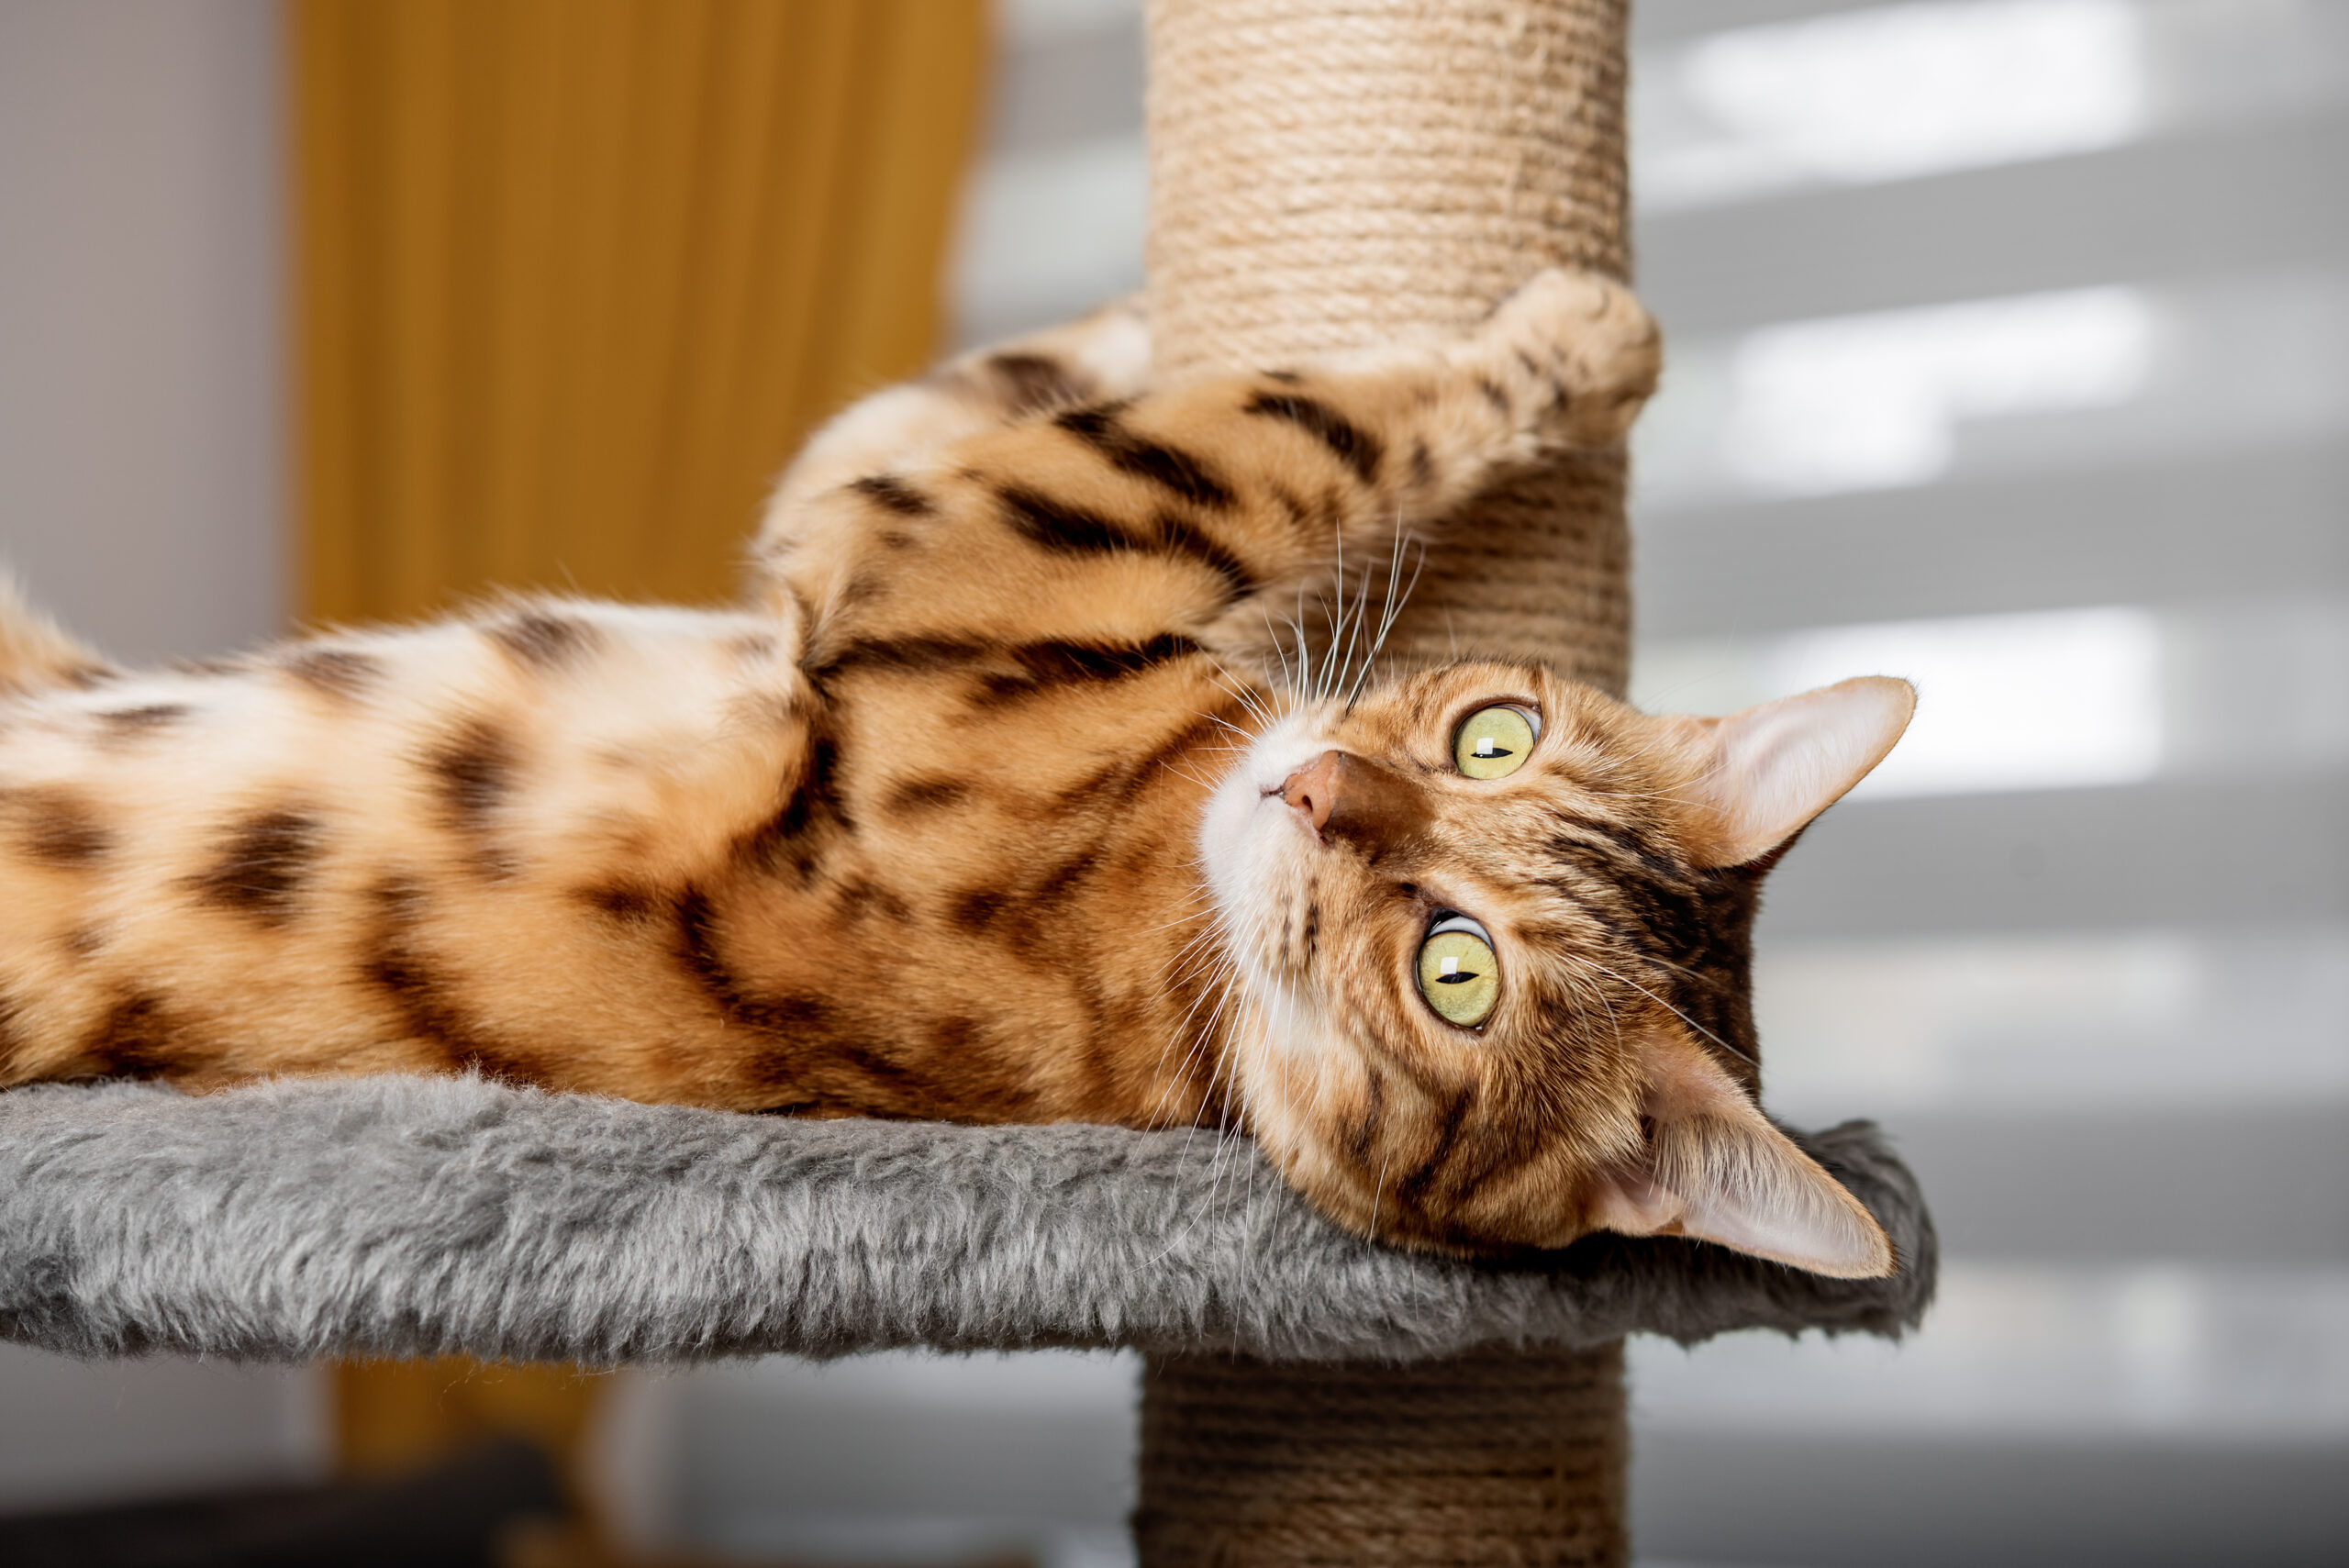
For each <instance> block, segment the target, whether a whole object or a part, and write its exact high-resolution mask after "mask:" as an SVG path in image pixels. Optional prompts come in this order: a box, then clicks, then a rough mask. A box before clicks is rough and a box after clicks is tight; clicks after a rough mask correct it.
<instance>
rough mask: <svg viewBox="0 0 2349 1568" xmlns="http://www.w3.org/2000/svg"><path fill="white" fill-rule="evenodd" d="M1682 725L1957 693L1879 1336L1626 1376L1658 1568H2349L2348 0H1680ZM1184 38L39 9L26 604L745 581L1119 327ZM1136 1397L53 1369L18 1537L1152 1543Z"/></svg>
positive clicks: (590, 5) (1659, 287)
mask: <svg viewBox="0 0 2349 1568" xmlns="http://www.w3.org/2000/svg"><path fill="white" fill-rule="evenodd" d="M1634 18H1635V20H1634V27H1635V47H1634V59H1633V100H1634V129H1633V148H1634V153H1633V158H1634V181H1633V188H1634V192H1635V195H1636V197H1637V199H1638V204H1639V207H1638V238H1637V249H1638V259H1639V261H1638V265H1639V278H1640V283H1641V285H1642V291H1643V292H1644V293H1645V295H1647V297H1648V299H1649V300H1650V301H1651V303H1652V304H1653V306H1654V307H1655V308H1656V310H1657V312H1658V314H1659V315H1660V316H1661V317H1662V318H1663V320H1664V325H1665V328H1666V329H1667V332H1668V334H1669V340H1670V344H1671V356H1670V365H1669V370H1668V373H1667V378H1666V383H1665V389H1664V394H1663V395H1662V396H1661V397H1660V398H1659V400H1658V401H1657V403H1656V405H1655V406H1653V408H1652V410H1651V411H1650V414H1649V416H1648V417H1647V418H1646V420H1645V421H1643V423H1642V429H1641V432H1640V437H1639V445H1638V451H1637V467H1636V476H1637V481H1636V483H1637V488H1636V494H1635V497H1634V507H1633V525H1634V528H1635V532H1636V538H1637V545H1638V565H1637V569H1636V572H1635V577H1634V582H1635V586H1636V588H1637V592H1638V598H1639V628H1640V633H1641V645H1640V652H1639V657H1638V661H1637V675H1636V685H1637V690H1636V694H1635V695H1637V696H1638V697H1639V698H1640V699H1641V700H1642V701H1643V702H1644V703H1646V704H1648V705H1649V706H1657V707H1662V708H1671V709H1680V710H1686V711H1719V710H1723V709H1726V708H1730V707H1734V706H1742V705H1743V704H1745V703H1748V702H1752V701H1755V700H1760V699H1762V698H1765V697H1767V696H1772V695H1779V694H1781V693H1784V692H1788V691H1793V690H1798V689H1800V688H1802V687H1805V686H1808V685H1811V684H1818V683H1820V682H1822V681H1826V680H1831V679H1834V678H1837V677H1839V676H1841V675H1843V674H1848V673H1855V672H1858V671H1864V670H1879V669H1880V670H1887V671H1891V672H1895V673H1905V674H1909V675H1911V676H1913V677H1914V678H1915V679H1916V680H1917V681H1918V684H1919V685H1920V688H1921V691H1922V695H1923V706H1922V707H1921V709H1920V717H1919V719H1918V721H1917V724H1916V727H1915V728H1914V729H1913V731H1912V732H1911V735H1910V737H1909V740H1907V741H1906V742H1905V743H1904V745H1903V747H1902V748H1901V750H1900V751H1899V752H1898V753H1897V754H1896V756H1895V757H1894V759H1893V760H1892V762H1890V763H1888V764H1887V766H1886V767H1885V768H1884V769H1883V770H1882V771H1881V772H1880V773H1878V774H1877V775H1876V777H1875V778H1873V779H1871V780H1870V781H1869V783H1868V784H1866V785H1865V786H1864V787H1863V790H1862V791H1861V792H1860V794H1859V795H1857V796H1856V797H1855V798H1854V800H1852V801H1851V802H1850V803H1848V804H1846V805H1845V806H1842V807H1840V808H1839V809H1838V810H1836V811H1835V812H1834V813H1832V814H1831V816H1830V817H1828V818H1827V819H1826V820H1825V821H1823V822H1822V823H1821V824H1820V826H1819V827H1818V828H1815V829H1814V830H1813V831H1812V832H1811V833H1810V834H1809V836H1808V837H1806V839H1805V840H1804V841H1803V845H1802V849H1801V851H1800V853H1798V854H1797V855H1795V856H1794V857H1793V858H1792V859H1791V860H1790V862H1788V864H1787V867H1786V868H1785V869H1783V870H1782V871H1780V872H1779V873H1777V874H1776V877H1775V878H1774V879H1773V886H1772V890H1771V899H1770V904H1769V907H1768V910H1767V912H1766V914H1765V919H1764V922H1763V928H1762V931H1761V935H1760V943H1761V952H1762V958H1761V962H1760V968H1759V974H1758V977H1757V988H1758V993H1759V1006H1760V1011H1761V1018H1762V1028H1763V1038H1764V1040H1765V1048H1766V1051H1767V1056H1766V1062H1767V1071H1766V1073H1765V1083H1766V1086H1767V1092H1768V1096H1769V1099H1770V1102H1771V1106H1772V1108H1773V1109H1774V1110H1775V1111H1776V1113H1777V1114H1779V1115H1780V1116H1782V1117H1785V1118H1788V1119H1790V1120H1793V1121H1796V1122H1801V1123H1811V1124H1820V1123H1825V1122H1829V1121H1832V1120H1835V1119H1840V1118H1844V1117H1847V1116H1854V1115H1865V1116H1872V1117H1876V1118H1880V1119H1882V1120H1884V1121H1885V1122H1887V1124H1888V1125H1889V1126H1890V1127H1891V1128H1892V1129H1893V1130H1894V1132H1895V1133H1896V1134H1897V1135H1898V1140H1899V1141H1900V1144H1901V1146H1902V1148H1903V1149H1904V1151H1906V1152H1907V1154H1908V1156H1909V1159H1910V1160H1911V1162H1913V1163H1914V1165H1915V1166H1916V1168H1917V1170H1918V1171H1919V1173H1920V1175H1921V1176H1922V1178H1923V1180H1924V1182H1925V1184H1926V1189H1927V1191H1928V1193H1929V1195H1931V1197H1932V1201H1933V1206H1934V1210H1935V1214H1936V1216H1937V1218H1938V1219H1939V1221H1940V1224H1941V1227H1942V1231H1943V1237H1944V1239H1945V1244H1946V1249H1947V1254H1948V1262H1947V1268H1946V1273H1945V1276H1944V1284H1943V1293H1942V1298H1941V1303H1940V1305H1939V1306H1938V1307H1937V1308H1936V1309H1935V1311H1934V1313H1933V1315H1932V1318H1931V1319H1930V1320H1929V1322H1928V1324H1927V1326H1926V1328H1925V1329H1924V1330H1923V1331H1922V1332H1921V1333H1920V1334H1919V1335H1917V1336H1916V1337H1915V1338H1914V1339H1913V1340H1910V1341H1909V1342H1908V1343H1906V1344H1903V1345H1900V1346H1898V1347H1895V1346H1888V1345H1884V1344H1880V1343H1876V1342H1853V1343H1845V1344H1834V1343H1828V1342H1824V1341H1821V1340H1817V1339H1816V1338H1815V1337H1814V1338H1813V1339H1810V1340H1804V1341H1800V1342H1788V1341H1787V1340H1783V1339H1776V1338H1765V1337H1733V1338H1731V1339H1726V1340H1720V1341H1717V1342H1715V1343H1712V1344H1709V1345H1707V1346H1705V1347H1702V1348H1700V1349H1698V1350H1696V1351H1681V1350H1679V1349H1677V1348H1675V1347H1673V1346H1671V1345H1669V1344H1663V1343H1656V1342H1650V1341H1637V1342H1635V1343H1634V1345H1633V1347H1632V1353H1631V1366H1632V1378H1633V1401H1634V1423H1635V1432H1636V1444H1637V1448H1636V1458H1635V1462H1634V1465H1633V1472H1632V1473H1633V1485H1634V1490H1635V1499H1634V1502H1635V1540H1636V1542H1637V1545H1638V1550H1639V1552H1640V1554H1641V1557H1642V1561H1643V1562H1647V1563H1650V1564H1652V1565H1661V1564H1665V1563H1678V1564H1700V1563H1702V1564H1716V1565H1720V1568H1727V1565H1729V1564H1737V1563H1753V1564H1761V1563H1775V1564H1789V1565H1791V1564H1806V1563H1807V1564H1816V1565H1821V1568H1825V1565H1831V1564H1832V1565H1842V1564H1854V1565H1856V1564H1869V1563H1903V1564H1907V1563H1917V1564H1940V1563H1953V1564H1954V1563H1978V1562H1999V1563H2038V1562H2048V1563H2055V1562H2063V1563H2105V1562H2110V1563H2179V1564H2185V1563H2208V1562H2231V1563H2279V1564H2280V1563H2318V1562H2327V1563H2332V1562H2343V1561H2349V1481H2345V1480H2344V1478H2349V1023H2345V1022H2344V1019H2349V814H2344V811H2343V804H2344V794H2343V784H2344V782H2349V780H2344V773H2349V200H2344V199H2343V170H2344V169H2349V5H2343V4H2340V3H2339V0H1949V3H1931V4H1927V3H1909V4H1891V5H1833V4H1823V3H1820V0H1637V3H1636V4H1635V6H1634ZM1141 84H1142V56H1141V25H1140V3H1139V0H1001V3H1000V4H998V5H996V6H994V7H993V8H992V9H988V8H985V7H983V6H981V5H979V4H978V3H977V0H829V3H826V0H735V3H731V4H728V3H703V0H690V3H688V0H664V3H662V4H658V5H654V4H640V5H629V4H622V3H619V0H543V3H540V4H530V3H526V0H476V3H474V4H471V5H458V4H451V3H447V0H373V3H357V0H292V3H290V4H287V5H284V6H280V5H278V4H275V3H273V0H174V3H172V4H162V3H156V0H0V556H5V557H6V560H7V561H8V562H10V563H11V564H12V565H13V566H14V567H15V568H16V569H17V571H18V572H20V573H22V574H23V575H24V576H25V577H26V578H27V580H28V582H29V584H31V585H32V586H33V588H34V590H35V592H36V594H37V595H39V597H40V598H41V599H43V600H45V601H46V602H47V603H49V604H50V605H51V606H55V607H56V608H57V609H58V610H59V611H60V612H61V614H62V615H63V616H64V617H65V618H66V619H67V620H68V622H69V623H70V624H72V625H74V626H76V627H77V628H80V629H82V630H83V631H84V632H86V633H87V634H89V635H90V636H91V637H93V638H94V639H96V640H97V641H99V642H100V643H101V644H102V645H104V646H106V647H107V648H108V649H110V650H111V651H116V652H118V653H120V654H122V655H124V656H127V657H131V658H138V659H158V658H166V657H179V656H197V655H203V654H207V653H213V652H217V651H222V650H225V649H228V648H230V647H234V646H237V645H239V644H241V643H246V642H250V641H252V640H255V639H261V638H264V637H267V636H270V635H272V634H273V633H275V632H277V631H280V630H282V629H284V628H285V627H287V626H288V625H290V624H293V623H294V622H295V621H296V620H297V619H299V618H301V617H375V616H385V617H390V616H400V615H406V614H412V613H417V612H420V611H423V610H427V609H429V608H431V607H432V606H436V605H439V604H441V603H445V602H446V601H447V600H448V598H449V597H450V596H451V595H462V594H464V593H466V592H470V591H474V590H477V589H478V588H480V587H481V586H483V585H484V584H488V583H491V582H507V583H541V584H551V585H555V586H569V585H575V586H578V587H580V588H583V589H584V590H586V591H590V592H597V593H613V594H620V595H631V596H652V595H659V596H667V597H683V598H689V599H690V598H708V597H713V596H715V595H718V594H720V593H722V592H723V591H724V589H725V587H726V584H728V582H729V573H730V569H731V563H732V561H733V559H734V552H735V551H736V550H738V549H739V546H740V540H741V539H742V538H743V536H744V534H745V532H746V530H747V528H748V525H749V520H750V517H751V511H752V508H753V507H754V506H755V505H756V502H757V499H758V497H759V495H760V492H761V490H762V488H763V485H764V484H766V483H767V482H768V481H769V479H770V478H771V477H772V474H773V473H774V471H775V470H776V469H777V468H778V467H779V465H780V463H781V462H782V460H783V458H784V457H785V454H786V453H787V452H788V451H789V450H790V448H791V446H792V445H793V443H794V442H795V441H796V439H797V438H798V437H799V436H800V435H801V434H802V433H804V431H805V430H806V428H807V426H808V424H809V423H810V421H812V420H813V419H816V418H818V417H821V415H822V414H823V413H824V412H825V411H826V410H827V409H829V408H830V407H833V406H837V405H838V404H839V403H840V402H841V401H842V400H843V399H845V398H847V397H850V396H852V395H854V394H855V393H856V392H858V391H860V390H862V389H863V388H865V387H868V386H871V385H874V384H879V383H880V382H882V381H884V380H886V379H888V378H890V377H892V376H896V375H899V374H902V373H906V372H907V371H909V370H911V369H913V368H914V367H916V366H917V365H918V364H919V363H920V362H921V361H923V360H924V359H926V358H927V357H929V355H930V353H932V352H933V351H934V350H940V349H943V348H948V347H952V346H956V345H958V344H963V343H968V342H974V341H978V340H982V339H986V338H989V337H993V336H996V335H999V334H1001V333H1004V332H1007V331H1012V330H1017V329H1019V328H1025V327H1029V326H1033V325H1038V324H1041V323H1043V322H1046V321H1050V320H1052V319H1056V318H1058V317H1063V316H1065V315H1067V314H1070V313H1072V312H1074V311H1075V310H1078V309H1081V308H1082V307H1084V306H1086V305H1087V304H1089V303H1091V302H1093V301H1094V300H1096V299H1098V298H1100V297H1103V296H1105V295H1111V294H1115V293H1119V292H1121V291H1124V290H1126V289H1130V288H1132V287H1134V286H1136V285H1137V284H1139V283H1140V281H1141V241H1142V231H1143V227H1144V219H1145V199H1146V190H1145V182H1144V164H1143V157H1142V146H1141ZM1134 1398H1135V1367H1134V1365H1133V1363H1132V1362H1130V1361H1129V1360H1127V1359H1124V1358H1119V1357H1113V1356H1091V1357H1088V1356H1030V1357H1019V1358H993V1359H990V1358H980V1359H973V1360H964V1361H946V1360H939V1359H931V1358H921V1357H874V1358H868V1359H865V1360H862V1361H857V1362H848V1363H843V1364H841V1365H838V1366H833V1367H829V1368H813V1367H808V1366H805V1365H800V1364H796V1363H792V1362H763V1363H760V1364H756V1365H744V1366H731V1367H721V1368H710V1369H705V1370H699V1371H695V1372H691V1373H677V1374H672V1375H659V1376H656V1375H646V1374H638V1373H628V1374H623V1375H621V1376H618V1377H614V1378H604V1379H596V1380H586V1379H581V1378H578V1377H575V1376H573V1375H572V1374H569V1373H563V1372H561V1371H547V1370H528V1369H526V1370H516V1371H484V1370H482V1369H475V1368H469V1367H465V1366H462V1365H453V1364H452V1365H444V1366H435V1367H430V1368H421V1369H418V1368H374V1369H369V1368H344V1369H336V1370H326V1369H309V1370H300V1371H285V1372H267V1373H255V1372H247V1371H239V1370H237V1369H232V1368H227V1367H219V1366H207V1365H198V1364H191V1363H183V1362H139V1363H130V1364H121V1365H83V1364H78V1363H72V1362H63V1361H60V1360H56V1359H54V1358H50V1357H45V1356H40V1355H37V1354H33V1353H31V1352H27V1351H18V1350H15V1349H12V1348H5V1347H0V1512H6V1513H13V1514H15V1515H18V1516H23V1515H28V1514H31V1513H36V1512H39V1511H42V1510H55V1509H60V1508H66V1507H100V1506H109V1505H120V1504H124V1503H129V1502H136V1501H139V1500H145V1499H155V1498H164V1497H170V1496H185V1495H190V1494H193V1493H195V1492H199V1491H203V1490H206V1489H218V1488H224V1487H244V1488H256V1487H272V1486H275V1487H283V1486H286V1485H295V1484H300V1483H306V1482H314V1481H318V1480H321V1479H323V1478H326V1477H328V1476H330V1475H336V1474H344V1475H350V1474H359V1475H364V1474H369V1473H394V1472H396V1471H397V1470H398V1469H399V1468H400V1467H402V1466H412V1465H414V1464H417V1463H419V1462H424V1461H426V1460H428V1459H429V1458H430V1457H431V1456H432V1455H434V1454H436V1453H440V1452H445V1451H449V1450H450V1449H451V1448H452V1447H453V1446H455V1445H458V1444H460V1443H462V1441H464V1440H468V1439H470V1438H473V1437H478V1436H480V1435H482V1434H484V1433H488V1432H495V1431H514V1430H520V1431H524V1432H527V1433H532V1434H535V1435H536V1436H537V1437H538V1438H539V1439H540V1440H542V1441H543V1442H544V1443H545V1444H546V1445H548V1446H549V1447H550V1448H551V1450H552V1451H554V1452H555V1453H556V1454H557V1455H558V1456H559V1458H560V1461H561V1462H562V1465H563V1466H565V1467H566V1468H565V1469H564V1471H563V1474H564V1475H565V1476H566V1477H567V1478H568V1481H569V1484H571V1485H573V1486H574V1487H575V1488H577V1489H578V1490H581V1491H584V1492H585V1493H586V1494H587V1495H589V1496H591V1497H592V1499H593V1501H594V1504H595V1507H596V1509H597V1510H598V1512H599V1515H600V1517H601V1518H603V1519H604V1520H605V1521H606V1522H607V1526H608V1528H609V1529H610V1531H611V1532H612V1533H613V1535H614V1536H615V1538H617V1539H619V1540H627V1541H632V1542H634V1543H636V1544H637V1545H638V1546H639V1547H640V1548H642V1549H643V1550H646V1551H666V1552H668V1553H671V1554H672V1555H676V1556H679V1557H685V1556H695V1555H698V1556H703V1557H712V1558H719V1559H726V1558H741V1559H746V1560H751V1561H768V1562H782V1561H791V1562H841V1563H851V1562H861V1563H916V1562H927V1563H955V1562H1041V1563H1049V1564H1052V1565H1054V1568H1076V1565H1087V1568H1090V1565H1095V1564H1100V1565H1108V1564H1113V1563H1118V1562H1126V1561H1129V1560H1130V1558H1129V1556H1128V1554H1127V1549H1126V1548H1125V1546H1124V1544H1123V1540H1122V1537H1121V1532H1120V1526H1119V1520H1120V1518H1121V1516H1122V1514H1123V1511H1124V1509H1125V1508H1126V1507H1127V1506H1128V1501H1129V1500H1128V1497H1127V1495H1126V1492H1125V1488H1126V1486H1127V1485H1128V1477H1129V1475H1130V1460H1131V1451H1132V1447H1133V1402H1134Z"/></svg>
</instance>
